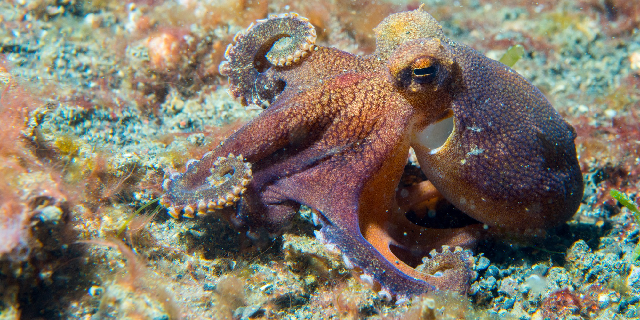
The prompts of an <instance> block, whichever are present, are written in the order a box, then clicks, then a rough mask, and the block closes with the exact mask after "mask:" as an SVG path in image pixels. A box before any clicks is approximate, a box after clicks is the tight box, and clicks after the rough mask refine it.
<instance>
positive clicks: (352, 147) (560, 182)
mask: <svg viewBox="0 0 640 320" xmlns="http://www.w3.org/2000/svg"><path fill="white" fill-rule="evenodd" d="M374 31H375V32H376V40H377V49H376V51H375V52H374V53H373V54H371V55H368V56H357V55H352V54H349V53H346V52H342V51H340V50H337V49H333V48H325V47H320V46H316V45H315V31H314V30H313V27H312V26H311V25H310V24H309V23H308V21H307V20H306V19H304V18H301V17H299V16H297V15H296V14H285V15H280V16H271V17H269V19H267V20H262V21H258V22H257V23H256V24H255V25H252V26H251V27H249V29H248V30H246V31H245V32H243V33H240V34H238V35H237V36H236V38H235V44H233V45H230V47H229V48H228V50H227V54H226V58H227V61H225V62H223V63H222V64H221V66H220V70H221V72H222V73H223V74H225V75H227V76H228V77H229V84H230V93H231V94H232V95H233V96H234V97H236V98H238V99H239V100H240V101H241V102H242V103H243V104H245V105H249V104H256V105H260V106H263V107H265V108H266V109H265V110H264V111H263V112H262V113H261V114H260V115H259V116H258V117H257V118H255V119H253V120H252V121H251V122H249V123H247V124H246V125H245V126H244V127H242V128H240V129H239V130H238V131H237V132H235V133H234V134H233V135H231V136H230V137H229V138H228V139H227V140H226V141H224V143H222V144H221V145H220V146H218V147H216V148H215V149H214V150H212V151H211V152H209V153H207V154H206V155H205V156H204V157H203V158H202V159H201V160H200V161H195V162H191V163H189V164H188V165H187V170H186V172H184V173H182V174H173V175H172V176H171V177H170V178H169V179H167V180H166V181H165V185H164V187H165V189H166V194H165V195H164V196H163V199H162V203H163V204H165V205H167V206H168V207H169V212H170V214H171V215H172V216H174V217H178V216H179V215H180V214H181V213H183V214H184V215H185V216H187V217H192V216H193V214H194V212H198V213H205V212H207V211H211V210H214V209H217V208H221V207H224V206H229V205H231V204H233V203H235V208H236V211H235V213H234V214H235V216H234V220H235V221H241V222H242V223H243V224H244V225H246V226H247V227H249V228H255V227H265V228H267V230H269V231H272V232H277V231H278V230H280V229H281V228H282V227H283V226H284V225H285V224H286V223H287V222H288V221H289V220H290V218H291V217H292V215H293V214H295V212H296V211H297V210H298V209H299V206H300V205H301V204H302V205H306V206H308V207H310V208H311V209H312V210H313V212H314V213H315V216H314V217H315V219H316V220H317V221H318V223H319V224H320V225H321V229H320V230H318V231H317V237H318V238H319V239H320V240H322V241H325V242H326V243H328V244H331V245H335V246H336V247H337V248H339V249H340V250H341V252H342V253H343V255H344V257H345V262H346V264H347V266H350V267H354V268H358V269H360V270H361V272H362V275H361V278H362V279H364V280H367V281H372V282H374V280H375V282H376V283H378V284H379V285H380V286H381V287H380V288H381V289H382V290H381V293H382V294H384V295H386V296H389V295H390V294H394V295H398V296H401V297H402V296H407V295H414V294H421V293H424V292H428V291H431V290H456V291H460V292H465V291H466V290H467V289H468V285H469V278H470V276H471V274H472V271H471V262H470V256H469V253H468V251H467V250H462V249H461V248H459V247H456V248H455V249H454V250H451V249H449V247H448V246H447V245H452V246H454V245H469V244H470V243H471V242H470V239H474V237H475V236H476V235H477V232H478V230H481V229H482V227H481V226H480V227H478V226H477V225H476V226H472V227H464V228H458V229H428V228H424V227H420V226H417V225H415V224H412V223H410V222H409V221H408V220H407V218H406V217H405V212H403V211H402V210H401V209H400V206H399V203H401V202H403V199H401V198H402V197H404V196H406V195H402V192H399V183H400V178H401V176H402V174H403V170H404V166H405V164H406V163H407V155H408V152H409V149H410V147H412V148H413V149H414V150H415V153H416V155H417V158H418V161H419V163H420V166H421V169H422V170H423V172H424V174H425V175H426V176H427V178H428V185H427V186H426V187H424V186H423V188H418V189H419V190H421V191H420V192H423V193H426V194H432V195H433V194H441V195H442V196H443V197H444V198H446V199H447V200H448V201H449V202H450V203H452V204H454V205H455V206H456V207H457V208H459V209H460V210H462V211H463V212H464V213H466V214H467V215H469V216H471V217H473V218H474V219H476V220H478V221H480V222H482V223H484V224H485V225H486V226H488V228H489V229H496V230H507V231H511V232H528V231H530V230H532V229H537V228H548V227H550V226H554V225H557V224H559V223H562V222H564V221H566V220H567V219H569V218H570V217H571V216H572V215H573V214H574V213H575V211H576V210H577V208H578V205H579V202H580V199H581V198H582V190H583V185H582V176H581V174H580V168H579V166H578V162H577V159H576V152H575V145H574V138H575V131H574V130H573V128H572V127H571V126H570V125H569V124H567V123H566V122H565V121H564V120H563V119H562V117H561V116H560V115H559V114H558V113H557V112H556V111H555V110H554V109H553V108H552V106H551V105H550V104H549V102H548V101H547V100H546V99H545V97H544V96H543V94H542V93H541V92H540V91H539V90H538V89H537V88H536V87H534V86H533V85H532V84H530V83H529V82H528V81H527V80H526V79H524V78H523V77H522V76H520V75H518V74H517V73H516V72H515V71H513V70H512V69H510V68H508V67H506V66H505V65H503V64H501V63H499V62H496V61H493V60H491V59H488V58H486V57H485V56H483V55H481V54H480V53H478V52H476V51H474V50H473V49H471V48H469V47H467V46H465V45H463V44H459V43H456V42H453V41H451V40H449V39H447V38H446V37H445V36H444V34H443V32H442V30H441V27H440V25H439V24H438V23H437V22H436V21H435V19H433V18H432V17H431V16H430V15H429V14H428V13H426V12H425V11H424V10H422V8H420V9H417V10H414V11H410V12H403V13H398V14H394V15H391V16H389V17H387V18H386V19H385V20H384V21H383V22H381V23H380V25H378V27H376V28H375V29H374ZM234 154H235V155H238V156H234ZM239 155H242V157H244V160H245V162H242V161H240V159H242V158H241V157H240V156H239ZM228 159H232V160H233V159H235V161H231V163H230V164H228V165H226V166H223V167H224V169H220V170H222V172H219V171H220V170H218V169H217V168H218V166H220V163H221V162H223V163H228V162H229V161H228ZM225 161H226V162H225ZM248 164H251V166H249V165H248ZM225 176H226V177H228V179H229V181H232V182H227V183H226V184H224V185H223V183H222V182H217V183H212V181H219V180H220V177H225ZM212 177H213V178H212ZM433 249H441V250H440V252H438V251H436V250H433ZM430 250H431V252H430V258H425V259H424V264H423V265H422V266H420V267H419V268H417V269H416V268H414V267H412V266H411V265H410V264H412V265H413V266H415V264H417V263H408V262H409V261H410V260H412V259H414V260H413V261H415V259H416V258H418V259H419V257H422V256H424V255H425V254H426V253H428V252H429V251H430ZM408 257H409V258H408ZM401 258H402V259H401Z"/></svg>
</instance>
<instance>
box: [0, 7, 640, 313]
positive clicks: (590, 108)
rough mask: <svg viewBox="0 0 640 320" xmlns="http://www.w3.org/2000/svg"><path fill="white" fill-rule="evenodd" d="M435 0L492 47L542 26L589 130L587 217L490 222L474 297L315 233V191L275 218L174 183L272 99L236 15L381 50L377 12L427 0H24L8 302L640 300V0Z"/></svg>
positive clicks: (561, 304)
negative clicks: (178, 201) (238, 57)
mask: <svg viewBox="0 0 640 320" xmlns="http://www.w3.org/2000/svg"><path fill="white" fill-rule="evenodd" d="M424 3H425V9H426V10H427V11H428V12H429V13H430V14H432V15H433V16H434V17H435V18H436V19H437V20H438V21H439V22H440V23H441V24H442V26H443V30H444V32H445V34H446V35H447V36H448V37H450V38H451V39H453V40H455V41H458V42H461V43H465V44H467V45H469V46H471V47H473V48H475V49H476V50H478V51H480V52H481V53H483V54H485V55H487V56H488V57H490V58H493V59H499V58H500V57H501V56H502V55H503V54H504V53H505V52H506V50H507V49H508V48H509V47H511V46H512V45H516V44H521V45H523V46H524V48H525V54H524V56H523V57H522V59H521V60H519V61H518V62H517V63H516V64H515V66H514V69H515V70H516V71H517V72H519V73H521V74H522V75H524V76H525V77H526V78H527V79H529V80H530V81H531V82H532V83H533V84H534V85H536V86H537V87H538V88H540V89H541V90H542V91H543V92H544V93H545V95H546V96H547V97H548V99H549V100H550V101H551V103H552V104H553V105H554V107H555V108H556V109H557V110H558V112H559V113H560V114H561V115H562V116H563V117H564V118H565V119H566V120H567V121H568V122H569V123H570V124H571V125H573V126H574V127H575V129H576V131H577V133H578V138H577V140H576V146H577V151H578V157H579V162H580V165H581V169H582V172H583V175H584V180H585V195H584V198H583V200H582V203H581V206H580V209H579V210H578V212H577V213H576V214H575V216H574V217H573V218H572V219H571V220H570V221H568V222H567V223H566V224H564V225H562V226H559V227H558V228H555V229H553V230H548V231H547V234H546V235H545V237H543V238H540V239H538V240H535V241H517V242H516V241H511V240H508V239H488V240H486V241H484V242H482V243H481V244H480V245H479V246H478V248H476V249H475V250H474V266H473V268H474V271H475V274H476V275H477V276H476V277H475V278H474V279H473V283H472V285H471V290H470V292H469V294H468V295H467V296H460V295H457V294H453V293H447V292H436V293H430V294H428V295H425V296H420V297H415V298H413V299H410V300H407V301H397V300H395V299H391V300H389V299H386V298H387V297H385V296H381V295H379V294H378V292H377V291H376V290H375V288H374V287H372V286H371V285H369V284H367V283H366V281H361V279H360V277H358V275H357V274H355V273H354V272H353V271H351V270H350V269H349V268H347V266H346V265H345V263H344V261H343V260H342V258H341V255H340V254H339V252H336V251H335V250H331V248H327V247H326V246H324V245H323V244H321V243H320V242H319V241H318V240H316V239H315V237H314V232H313V231H314V226H313V223H312V221H311V220H312V218H311V213H310V211H309V210H308V209H306V208H303V209H302V210H301V211H300V213H299V215H297V216H296V218H295V219H294V221H293V222H292V223H291V226H290V227H288V228H287V229H286V230H284V232H283V234H282V235H276V236H273V237H258V238H256V237H253V236H250V235H246V234H244V233H241V232H238V231H237V230H236V229H235V228H234V227H233V226H232V224H230V223H229V222H228V221H227V220H225V219H224V218H223V217H221V216H218V215H215V214H213V215H209V216H206V217H201V218H197V219H192V220H189V219H179V220H174V219H171V218H170V217H169V216H168V215H167V214H166V210H165V209H164V208H163V207H161V206H159V205H157V203H155V202H153V200H154V199H157V198H158V197H159V196H161V195H162V181H163V177H164V174H165V171H168V170H169V169H176V170H183V168H184V165H185V163H186V162H187V161H188V160H189V159H197V158H200V156H202V155H203V154H204V153H205V152H207V151H209V150H210V149H212V148H213V146H215V145H217V144H218V143H220V142H221V141H223V140H224V138H225V137H226V136H228V135H229V134H230V133H231V132H233V131H234V130H235V129H237V128H239V127H240V126H241V125H242V124H243V123H245V122H247V121H248V120H250V119H252V118H254V117H255V116H256V115H258V114H259V111H256V110H252V109H246V108H244V107H243V106H241V105H240V104H239V103H238V102H237V101H234V100H233V99H232V98H231V97H230V96H229V94H228V93H227V88H228V85H227V81H226V79H225V78H224V77H222V76H221V75H220V74H219V71H218V65H219V63H220V62H221V61H222V60H223V59H224V51H225V48H226V46H227V44H228V43H229V42H231V40H232V39H233V36H234V34H236V32H238V31H240V30H243V29H245V28H246V27H247V26H248V25H249V24H250V23H251V22H252V21H254V20H256V19H262V18H265V17H266V16H267V15H268V14H279V13H285V12H297V13H299V14H300V15H301V16H304V17H308V18H309V19H310V21H311V23H313V24H314V25H315V26H316V30H317V33H318V41H317V43H318V44H320V45H323V46H333V47H337V48H339V49H342V50H345V51H348V52H352V53H356V54H367V53H371V52H372V51H373V50H374V48H375V42H374V37H373V31H372V29H373V28H374V27H375V26H376V25H377V24H378V23H379V22H380V21H381V20H382V19H383V18H384V17H386V16H388V15H389V14H391V13H394V12H400V11H405V10H411V9H415V8H417V7H418V6H419V4H420V3H419V2H406V1H398V2H387V1H372V0H370V1H338V0H335V1H332V0H327V1H316V0H310V1H282V0H275V1H256V0H254V1H231V0H204V1H195V0H176V1H172V0H135V1H131V2H125V1H110V0H94V1H82V0H29V1H27V0H8V1H6V0H5V1H1V2H0V89H1V91H0V92H1V94H2V95H0V161H1V162H2V166H0V319H20V318H22V319H58V318H64V319H155V320H160V319H476V318H487V319H632V318H638V317H640V261H638V260H633V259H632V253H633V251H634V249H635V248H636V245H637V244H638V237H639V235H640V227H639V226H638V223H637V221H634V217H633V215H632V214H631V212H630V211H629V210H628V209H627V208H625V207H623V206H622V205H621V204H620V203H618V202H617V201H616V200H614V199H612V198H611V196H609V191H610V190H611V189H616V190H620V191H622V192H623V193H625V194H627V195H628V196H629V197H630V198H631V199H638V198H637V197H638V188H639V187H640V151H639V150H640V90H639V87H640V6H639V5H638V4H634V1H624V0H577V1H569V0H563V1H539V2H531V1H521V0H510V1H502V2H491V1H484V0H473V1H472V0H464V1H453V2H451V1H436V0H429V1H424ZM514 121H517V119H514ZM636 201H637V200H636ZM147 204H149V205H148V206H145V205H147ZM256 239H257V240H256Z"/></svg>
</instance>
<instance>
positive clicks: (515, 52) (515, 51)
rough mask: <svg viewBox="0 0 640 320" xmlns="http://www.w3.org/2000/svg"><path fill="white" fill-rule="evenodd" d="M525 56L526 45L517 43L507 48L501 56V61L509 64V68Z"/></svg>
mask: <svg viewBox="0 0 640 320" xmlns="http://www.w3.org/2000/svg"><path fill="white" fill-rule="evenodd" d="M522 56H524V47H523V46H522V45H520V44H516V45H514V46H511V47H510V48H509V49H507V52H505V53H504V55H502V58H500V60H499V61H500V62H502V63H503V64H505V65H506V66H508V67H509V68H513V66H514V65H515V64H516V62H518V60H520V58H522Z"/></svg>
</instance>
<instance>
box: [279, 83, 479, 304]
mask: <svg viewBox="0 0 640 320" xmlns="http://www.w3.org/2000/svg"><path fill="white" fill-rule="evenodd" d="M379 98H380V99H381V100H382V101H385V103H377V101H376V103H371V104H369V105H368V107H367V108H368V110H367V115H368V116H367V117H366V118H365V117H362V114H359V113H353V114H354V115H360V117H358V116H354V118H353V119H348V121H341V122H340V123H341V124H351V125H352V126H351V127H360V128H364V130H362V131H360V133H358V134H355V133H353V132H351V134H350V135H349V136H359V139H358V140H357V141H355V142H353V141H351V142H349V143H350V147H349V148H340V150H342V151H341V152H338V153H335V154H332V155H331V156H329V157H327V158H325V159H323V160H322V161H319V162H316V163H315V165H314V166H313V167H311V168H306V169H305V170H304V171H300V172H299V173H297V174H293V175H290V176H288V177H286V178H284V179H280V180H278V181H277V182H276V183H274V184H273V185H272V186H271V188H273V190H275V192H274V193H276V194H280V195H282V197H283V199H288V200H292V201H295V202H297V203H302V204H305V205H307V206H310V207H311V208H313V209H315V210H317V211H318V212H319V213H320V214H321V216H322V219H321V220H322V221H324V226H323V228H322V229H321V230H320V231H319V232H320V234H321V238H322V239H323V240H325V241H328V242H329V243H332V244H334V245H336V246H337V247H338V248H340V249H341V251H342V252H343V254H345V256H346V257H348V258H347V259H348V260H349V262H350V263H352V264H353V265H354V267H359V268H361V269H362V270H364V272H365V278H371V279H375V280H376V281H378V282H379V283H381V284H383V289H385V290H387V291H388V292H391V293H394V294H398V295H411V294H420V293H424V292H428V291H432V290H434V289H445V288H446V289H454V290H457V291H460V292H464V291H466V288H467V286H468V274H467V272H468V271H469V265H468V257H467V256H466V254H465V253H463V252H456V253H453V252H448V251H447V252H446V253H443V254H441V255H436V256H435V259H436V260H438V259H440V260H442V261H440V262H434V264H436V265H438V266H439V267H438V268H433V269H432V270H431V271H432V274H428V273H420V272H418V271H416V270H415V269H413V268H411V267H410V266H408V265H406V264H405V263H404V262H402V261H401V260H400V259H398V258H397V257H396V256H395V255H394V254H393V253H392V252H391V250H390V248H389V245H390V244H391V243H392V239H391V237H390V236H389V234H387V233H386V225H387V224H388V223H389V222H390V221H391V220H393V216H392V215H394V214H401V213H400V212H398V211H397V210H396V206H395V201H394V197H395V189H396V187H397V185H398V183H399V180H400V177H401V175H402V171H403V168H404V165H405V163H406V159H407V152H408V148H409V132H410V131H411V129H412V126H413V122H414V116H415V114H414V112H413V109H412V107H411V106H410V105H409V104H408V103H406V102H405V101H404V100H402V99H395V97H394V96H390V97H389V96H384V95H380V97H379ZM372 102H373V101H372ZM359 108H360V106H358V105H355V106H353V108H349V107H346V109H347V112H345V113H347V114H349V113H350V112H348V110H350V109H352V110H357V109H359ZM354 124H357V125H356V126H353V125H354ZM345 130H348V129H347V128H345V127H343V126H335V127H331V128H329V130H327V132H326V133H325V137H327V138H326V140H321V141H320V142H319V144H322V145H331V146H334V147H335V146H336V144H339V143H340V142H345V141H342V140H340V139H336V140H333V138H328V137H343V136H345V133H347V132H345ZM332 142H334V143H332ZM315 147H317V146H315ZM312 154H313V153H312ZM356 159H357V160H356ZM295 162H308V161H307V160H305V159H296V160H295ZM274 212H279V211H278V210H275V211H274ZM274 218H277V217H274ZM444 260H446V261H447V262H444Z"/></svg>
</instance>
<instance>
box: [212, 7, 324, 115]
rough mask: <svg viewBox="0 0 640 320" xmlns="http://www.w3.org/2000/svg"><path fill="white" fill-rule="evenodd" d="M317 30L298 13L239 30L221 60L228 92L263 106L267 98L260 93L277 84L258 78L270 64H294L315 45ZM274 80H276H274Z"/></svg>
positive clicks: (265, 20) (249, 103) (246, 103)
mask: <svg viewBox="0 0 640 320" xmlns="http://www.w3.org/2000/svg"><path fill="white" fill-rule="evenodd" d="M315 43H316V30H315V28H314V27H313V25H312V24H311V23H310V22H309V20H308V19H307V18H304V17H300V16H299V15H298V14H297V13H293V12H292V13H283V14H280V15H270V16H269V18H268V19H263V20H258V21H257V22H256V23H255V24H253V23H252V24H251V25H250V26H249V27H248V28H247V29H246V30H244V31H240V32H238V33H237V34H236V35H235V37H234V38H233V43H231V44H229V46H228V47H227V50H226V52H225V54H224V56H225V59H226V61H223V62H221V63H220V66H219V67H218V69H219V70H220V74H221V75H223V76H227V77H229V94H230V95H231V96H233V97H234V98H239V100H240V103H242V105H244V106H248V105H251V104H255V105H258V106H263V105H266V104H268V101H264V100H265V99H263V98H261V96H260V94H259V92H260V90H262V91H264V89H265V88H264V87H274V88H275V87H276V86H277V85H276V84H275V83H267V84H265V83H260V86H262V87H263V88H257V83H258V78H259V76H260V74H261V72H264V71H265V70H266V69H268V68H269V67H270V66H276V67H285V66H292V65H294V64H295V63H298V62H300V61H301V60H302V59H304V58H305V57H306V56H307V55H308V54H309V53H310V52H311V51H312V50H313V49H314V47H315ZM274 81H275V80H274Z"/></svg>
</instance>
